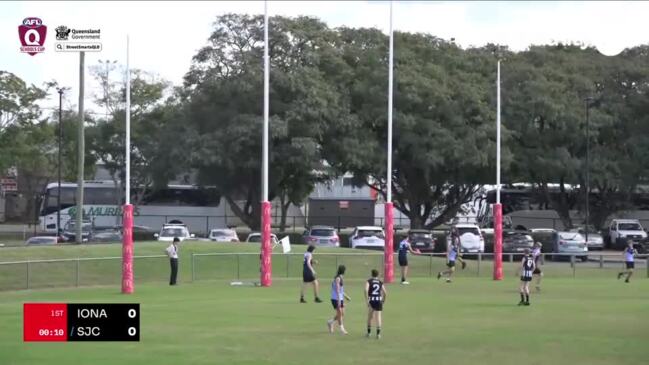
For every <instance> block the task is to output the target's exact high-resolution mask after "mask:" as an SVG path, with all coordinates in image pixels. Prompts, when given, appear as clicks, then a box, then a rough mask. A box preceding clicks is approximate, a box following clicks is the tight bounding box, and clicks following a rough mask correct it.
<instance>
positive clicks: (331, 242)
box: [304, 226, 340, 247]
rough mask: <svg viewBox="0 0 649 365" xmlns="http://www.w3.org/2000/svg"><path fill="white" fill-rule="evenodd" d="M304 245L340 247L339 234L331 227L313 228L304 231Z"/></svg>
mask: <svg viewBox="0 0 649 365" xmlns="http://www.w3.org/2000/svg"><path fill="white" fill-rule="evenodd" d="M304 243H306V244H307V245H313V246H332V247H339V246H340V237H338V232H336V230H335V229H334V227H331V226H313V227H310V228H309V229H307V230H306V231H304Z"/></svg>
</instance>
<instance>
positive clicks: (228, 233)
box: [208, 228, 239, 242]
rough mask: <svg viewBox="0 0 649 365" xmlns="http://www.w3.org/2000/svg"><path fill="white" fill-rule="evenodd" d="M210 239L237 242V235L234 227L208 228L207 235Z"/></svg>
mask: <svg viewBox="0 0 649 365" xmlns="http://www.w3.org/2000/svg"><path fill="white" fill-rule="evenodd" d="M208 238H209V239H210V241H215V242H239V236H237V232H236V231H235V230H234V229H229V228H215V229H212V230H210V234H209V235H208Z"/></svg>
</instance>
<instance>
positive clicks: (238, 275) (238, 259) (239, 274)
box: [237, 254, 241, 280]
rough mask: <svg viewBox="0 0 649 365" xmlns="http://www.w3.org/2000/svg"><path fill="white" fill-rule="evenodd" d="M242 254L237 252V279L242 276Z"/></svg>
mask: <svg viewBox="0 0 649 365" xmlns="http://www.w3.org/2000/svg"><path fill="white" fill-rule="evenodd" d="M240 256H241V255H239V254H237V280H239V278H240V276H241V258H240Z"/></svg>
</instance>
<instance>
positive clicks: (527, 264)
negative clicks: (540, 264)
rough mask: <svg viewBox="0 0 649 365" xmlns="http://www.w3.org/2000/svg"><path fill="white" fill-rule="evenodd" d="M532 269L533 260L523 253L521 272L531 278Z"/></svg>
mask: <svg viewBox="0 0 649 365" xmlns="http://www.w3.org/2000/svg"><path fill="white" fill-rule="evenodd" d="M533 271H534V260H533V259H532V257H531V256H530V255H525V257H524V258H523V274H522V275H521V276H522V277H524V278H531V277H532V273H533Z"/></svg>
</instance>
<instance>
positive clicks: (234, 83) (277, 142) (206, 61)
mask: <svg viewBox="0 0 649 365" xmlns="http://www.w3.org/2000/svg"><path fill="white" fill-rule="evenodd" d="M269 32H270V37H269V38H270V40H271V42H270V65H271V74H270V79H271V83H270V105H271V108H270V168H269V180H270V181H269V200H273V199H274V198H275V197H280V201H281V202H282V226H283V225H284V224H285V217H286V210H287V208H288V204H289V203H293V204H300V203H301V202H302V201H303V200H304V199H305V198H306V196H307V195H308V194H309V193H310V192H311V191H312V190H313V187H314V184H315V183H316V182H317V181H318V180H319V179H323V178H324V177H323V176H322V175H321V174H319V173H318V169H319V168H320V167H321V153H320V140H321V136H322V134H323V130H324V129H325V126H327V125H330V124H332V123H336V122H337V121H338V120H339V115H340V114H341V109H342V108H340V106H339V104H340V103H342V102H343V100H342V98H341V96H340V93H339V90H338V88H337V86H336V85H332V84H331V83H330V82H329V80H328V79H327V76H328V74H329V72H333V71H335V68H336V67H338V66H343V65H344V64H343V63H342V62H341V60H340V59H339V56H338V55H337V52H336V49H335V48H334V47H333V46H332V43H333V42H332V41H333V37H334V36H335V34H334V33H333V32H332V31H331V30H330V29H328V28H327V26H326V25H325V24H323V23H322V22H320V21H319V20H317V19H313V18H308V17H299V18H295V19H289V18H284V17H273V18H271V20H270V30H269ZM262 55H263V17H261V16H247V15H234V14H227V15H223V16H220V17H218V18H217V20H216V22H215V29H214V31H213V33H212V35H211V36H210V38H209V44H208V46H206V47H204V48H203V49H201V50H200V51H199V52H198V54H197V55H196V56H195V57H194V62H193V65H192V68H191V70H190V72H188V74H187V75H186V77H185V87H186V89H187V110H188V111H187V124H188V125H189V129H190V132H189V133H190V134H189V138H187V139H186V142H188V143H189V147H190V148H188V150H190V151H192V166H194V167H195V168H196V169H197V171H198V173H199V179H200V181H201V182H202V183H203V184H209V185H215V186H217V187H218V188H219V189H220V190H221V192H222V194H223V196H224V197H225V199H226V200H227V201H228V203H229V205H230V207H231V208H232V210H233V211H234V212H235V214H236V215H237V216H238V217H239V218H240V219H242V220H243V222H245V223H246V224H247V225H248V226H250V227H251V228H253V229H258V228H259V226H260V199H261V190H260V185H261V141H262V122H263V119H262V115H263V105H262V100H263V67H262V65H263V63H262Z"/></svg>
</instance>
